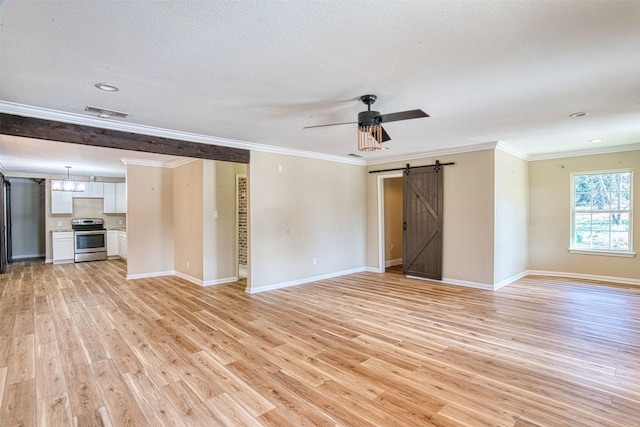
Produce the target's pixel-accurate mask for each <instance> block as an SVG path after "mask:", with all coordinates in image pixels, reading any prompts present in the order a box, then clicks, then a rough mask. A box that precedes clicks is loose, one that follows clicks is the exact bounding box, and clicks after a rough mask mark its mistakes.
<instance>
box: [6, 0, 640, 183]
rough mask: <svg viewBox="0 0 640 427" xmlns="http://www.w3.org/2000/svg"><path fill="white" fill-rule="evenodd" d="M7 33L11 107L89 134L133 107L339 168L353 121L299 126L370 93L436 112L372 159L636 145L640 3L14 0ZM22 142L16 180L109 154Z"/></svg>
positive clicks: (395, 126) (167, 121)
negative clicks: (84, 126)
mask: <svg viewBox="0 0 640 427" xmlns="http://www.w3.org/2000/svg"><path fill="white" fill-rule="evenodd" d="M0 21H1V22H0V23H1V28H0V31H1V32H0V40H1V43H0V72H1V77H0V101H1V102H0V107H1V110H2V111H4V112H9V113H12V112H15V111H16V110H19V111H22V112H24V114H23V115H32V116H34V117H35V116H39V117H43V118H47V117H49V116H54V115H55V117H57V118H58V120H61V121H65V120H66V121H71V122H78V121H79V120H81V119H82V118H83V117H86V118H87V119H89V118H91V119H92V120H94V119H93V117H94V116H90V115H89V113H85V112H84V111H83V110H84V107H85V106H86V105H94V106H98V107H104V108H109V109H114V110H118V111H124V112H128V113H130V116H129V117H128V118H126V119H95V120H96V121H97V120H99V122H98V123H103V124H104V126H105V127H112V128H113V127H117V126H121V125H122V126H124V125H126V126H129V127H130V128H132V129H136V126H138V125H141V126H143V128H141V129H143V130H145V129H146V130H149V129H155V128H159V129H164V130H170V131H177V132H180V133H182V134H184V135H186V136H187V137H189V136H190V135H194V136H198V137H201V138H204V139H205V140H206V138H208V137H210V138H212V139H211V141H213V142H215V141H218V140H219V141H222V143H223V144H227V145H234V144H236V142H237V144H238V146H242V147H247V145H246V144H243V143H251V144H253V143H255V144H260V146H273V147H278V148H279V149H296V150H304V151H311V152H316V153H320V154H321V155H325V156H326V155H334V156H341V157H343V156H345V155H346V154H348V153H352V152H355V151H356V147H355V146H356V127H355V125H343V126H336V127H323V128H316V129H306V130H303V129H302V128H303V127H304V126H311V125H319V124H325V123H334V122H345V121H354V120H356V118H357V113H358V112H359V111H362V110H364V109H365V107H364V105H363V104H362V103H361V102H360V101H359V100H358V98H359V96H360V95H363V94H367V93H374V94H376V95H377V96H378V101H377V102H376V103H375V104H374V108H373V109H375V110H378V111H380V112H381V113H390V112H396V111H404V110H410V109H417V108H420V109H422V110H424V111H425V112H427V113H428V114H430V115H431V117H430V118H426V119H415V120H409V121H403V122H394V123H389V124H386V125H385V129H386V130H387V132H388V133H389V134H390V135H391V138H392V140H391V141H389V142H388V143H387V145H388V146H389V147H390V149H389V150H386V151H382V152H376V153H371V154H366V155H365V156H364V157H365V160H366V161H367V162H369V163H376V162H379V161H380V160H382V159H391V158H398V157H402V156H406V155H409V154H413V153H429V152H435V151H439V150H446V149H452V148H456V147H463V146H471V145H477V144H483V143H487V142H492V141H500V142H502V143H503V144H506V145H507V146H510V147H512V148H513V149H515V150H517V151H519V152H521V153H523V154H524V155H527V156H530V157H531V158H536V157H537V156H545V155H554V154H557V153H561V152H573V151H578V150H593V149H597V150H608V149H611V150H619V149H629V148H635V147H637V146H638V144H640V53H639V52H640V1H589V2H587V1H582V0H580V1H562V2H560V1H455V2H454V1H432V2H430V1H417V2H408V1H393V0H392V1H367V2H363V1H328V0H326V1H325V0H323V1H316V2H279V1H253V0H240V1H233V2H228V1H206V2H192V1H163V2H155V1H146V0H145V1H118V2H114V1H90V2H85V1H55V2H52V1H13V0H7V1H5V2H4V3H1V6H0ZM97 82H107V83H113V84H116V85H118V86H119V87H120V91H119V92H115V93H108V92H103V91H100V90H98V89H96V88H95V87H94V84H95V83H97ZM578 111H585V112H588V113H589V114H588V115H587V116H585V117H581V118H570V117H569V115H570V114H571V113H574V112H578ZM65 117H66V119H64V120H63V119H61V118H65ZM143 130H141V132H142V131H143ZM594 138H602V139H603V140H604V141H603V142H601V143H590V142H589V140H591V139H594ZM19 141H20V139H19V138H18V139H16V138H8V137H6V136H2V138H0V165H1V167H2V168H4V170H5V171H7V172H11V171H12V170H13V169H14V168H18V167H26V166H18V165H19V164H20V163H19V162H20V161H21V160H20V157H28V158H30V160H31V163H32V166H31V169H32V170H34V171H35V170H38V169H42V168H45V166H44V164H43V163H41V162H47V161H49V163H53V164H54V165H55V166H56V168H57V169H58V170H62V171H64V165H66V164H70V163H73V164H72V166H74V168H75V167H76V166H77V167H78V169H79V168H80V167H82V166H81V165H82V164H84V165H89V168H90V169H91V166H92V162H93V161H94V160H95V157H96V156H95V155H94V154H92V152H93V150H89V151H87V152H85V151H84V150H85V149H86V148H85V147H79V146H72V145H71V144H64V145H62V148H61V149H58V148H59V147H57V148H56V149H55V150H49V149H48V148H47V149H46V150H43V149H42V148H41V145H40V144H42V143H26V142H19ZM16 145H24V147H23V148H22V149H19V148H16ZM47 147H50V146H47ZM65 147H72V148H69V150H66V149H65ZM110 151H113V150H110ZM8 153H11V154H12V155H8ZM17 153H19V154H17ZM98 153H99V152H98ZM74 156H77V157H74ZM136 156H137V157H141V155H140V154H139V153H138V154H136ZM107 157H109V156H107V155H105V154H104V152H102V153H99V154H98V160H100V161H103V162H106V161H107ZM110 157H112V161H113V162H115V164H118V167H119V168H121V169H120V170H122V171H123V170H124V169H123V167H122V164H121V162H120V161H119V159H120V157H123V156H122V155H121V153H118V152H117V151H116V152H115V153H113V154H112V155H110ZM98 167H99V165H97V164H96V165H95V168H94V169H92V170H93V171H94V173H95V174H99V169H98Z"/></svg>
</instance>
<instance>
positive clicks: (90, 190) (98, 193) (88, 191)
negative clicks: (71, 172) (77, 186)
mask: <svg viewBox="0 0 640 427" xmlns="http://www.w3.org/2000/svg"><path fill="white" fill-rule="evenodd" d="M82 184H83V185H84V191H83V192H81V193H74V197H88V198H93V199H102V198H103V197H104V185H103V183H102V182H83V183H82Z"/></svg>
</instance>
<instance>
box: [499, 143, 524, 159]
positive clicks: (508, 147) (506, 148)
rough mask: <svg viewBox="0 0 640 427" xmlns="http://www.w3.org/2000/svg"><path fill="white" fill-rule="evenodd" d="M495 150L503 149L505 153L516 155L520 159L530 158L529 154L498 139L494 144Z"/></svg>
mask: <svg viewBox="0 0 640 427" xmlns="http://www.w3.org/2000/svg"><path fill="white" fill-rule="evenodd" d="M496 150H500V151H504V152H505V153H507V154H511V155H512V156H514V157H518V158H520V159H522V160H526V161H529V160H531V156H529V155H528V154H527V153H525V152H523V151H520V150H518V149H517V148H515V147H512V146H511V145H509V144H505V143H504V142H502V141H498V143H497V144H496Z"/></svg>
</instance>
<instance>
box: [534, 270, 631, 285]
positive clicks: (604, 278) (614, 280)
mask: <svg viewBox="0 0 640 427" xmlns="http://www.w3.org/2000/svg"><path fill="white" fill-rule="evenodd" d="M527 275H531V276H548V277H565V278H568V279H584V280H591V281H598V282H611V283H622V284H625V285H635V286H640V279H631V278H628V277H617V276H600V275H596V274H582V273H569V272H564V271H547V270H527Z"/></svg>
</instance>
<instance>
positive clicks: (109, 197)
mask: <svg viewBox="0 0 640 427" xmlns="http://www.w3.org/2000/svg"><path fill="white" fill-rule="evenodd" d="M102 184H103V199H102V204H103V206H102V208H103V212H104V213H126V212H127V185H126V184H125V183H124V182H104V183H102Z"/></svg>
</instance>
